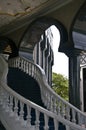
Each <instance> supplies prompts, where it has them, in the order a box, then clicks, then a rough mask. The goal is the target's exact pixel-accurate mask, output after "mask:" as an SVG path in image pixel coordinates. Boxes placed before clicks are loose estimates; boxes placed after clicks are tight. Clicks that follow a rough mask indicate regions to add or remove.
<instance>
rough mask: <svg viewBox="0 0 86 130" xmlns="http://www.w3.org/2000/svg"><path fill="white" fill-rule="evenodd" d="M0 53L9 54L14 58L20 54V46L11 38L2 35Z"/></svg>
mask: <svg viewBox="0 0 86 130" xmlns="http://www.w3.org/2000/svg"><path fill="white" fill-rule="evenodd" d="M0 53H3V54H8V55H9V58H13V57H16V56H18V48H17V47H16V45H15V43H14V42H13V41H12V40H11V39H8V38H6V37H0Z"/></svg>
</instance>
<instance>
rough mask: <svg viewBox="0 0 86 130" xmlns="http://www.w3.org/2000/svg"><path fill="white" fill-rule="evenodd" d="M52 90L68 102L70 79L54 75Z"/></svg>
mask: <svg viewBox="0 0 86 130" xmlns="http://www.w3.org/2000/svg"><path fill="white" fill-rule="evenodd" d="M52 88H53V90H54V91H55V92H56V93H57V94H58V95H60V96H61V97H63V98H64V99H65V100H68V79H67V78H66V77H65V76H63V75H61V74H56V73H53V76H52Z"/></svg>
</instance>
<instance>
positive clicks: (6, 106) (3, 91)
mask: <svg viewBox="0 0 86 130" xmlns="http://www.w3.org/2000/svg"><path fill="white" fill-rule="evenodd" d="M1 108H2V109H1ZM32 109H33V110H34V115H35V120H34V124H32V120H33V115H32V114H31V111H32ZM0 112H1V113H4V116H3V118H7V121H6V122H8V119H9V118H10V122H9V124H10V125H11V127H12V128H11V130H14V127H13V126H12V123H14V126H16V127H15V128H16V129H17V130H18V129H22V130H40V128H41V126H40V123H41V122H40V115H41V114H42V115H43V118H44V126H42V127H43V128H42V129H43V130H49V129H50V126H49V119H52V120H53V124H54V125H53V130H59V122H60V123H62V124H63V125H64V126H65V128H66V130H71V129H73V130H81V129H82V130H86V128H83V127H81V126H79V125H76V124H75V123H71V122H70V121H68V120H66V119H64V118H62V117H61V116H59V115H58V116H57V115H56V114H55V113H53V112H51V111H48V110H46V109H44V108H42V107H40V106H38V105H36V104H35V103H33V102H31V101H29V100H27V99H25V98H24V97H22V96H20V95H19V94H17V93H16V92H15V91H13V90H12V89H11V88H10V87H8V86H7V85H6V84H5V83H3V82H2V81H0ZM1 115H2V114H1ZM1 115H0V117H1ZM6 116H7V117H6ZM8 117H9V118H8ZM15 123H16V124H15ZM3 125H4V124H3ZM17 126H18V127H17ZM32 126H34V127H33V129H31V128H32Z"/></svg>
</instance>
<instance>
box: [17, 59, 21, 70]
mask: <svg viewBox="0 0 86 130" xmlns="http://www.w3.org/2000/svg"><path fill="white" fill-rule="evenodd" d="M17 67H18V68H19V67H20V57H18V58H17Z"/></svg>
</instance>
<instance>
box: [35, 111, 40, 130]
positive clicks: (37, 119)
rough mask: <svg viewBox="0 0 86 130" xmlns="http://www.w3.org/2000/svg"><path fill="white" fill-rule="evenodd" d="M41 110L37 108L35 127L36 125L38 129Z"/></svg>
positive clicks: (37, 129)
mask: <svg viewBox="0 0 86 130" xmlns="http://www.w3.org/2000/svg"><path fill="white" fill-rule="evenodd" d="M39 123H40V121H39V111H38V110H36V121H35V127H36V130H39Z"/></svg>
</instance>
